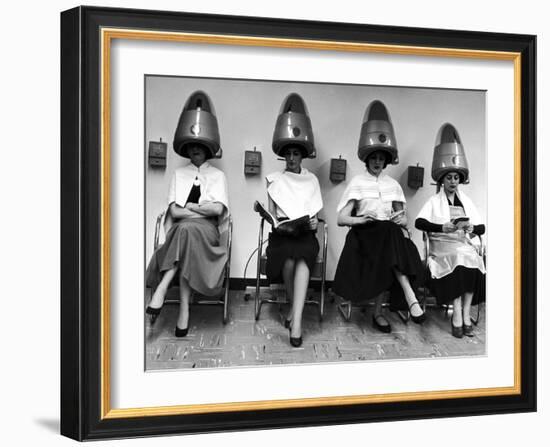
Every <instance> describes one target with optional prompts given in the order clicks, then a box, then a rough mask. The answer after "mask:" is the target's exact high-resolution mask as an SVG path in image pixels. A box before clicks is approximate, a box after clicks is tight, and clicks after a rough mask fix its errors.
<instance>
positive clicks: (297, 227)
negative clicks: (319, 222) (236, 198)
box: [254, 200, 310, 234]
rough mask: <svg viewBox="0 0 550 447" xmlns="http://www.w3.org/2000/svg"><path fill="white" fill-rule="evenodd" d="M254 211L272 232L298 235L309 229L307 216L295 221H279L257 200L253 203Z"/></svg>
mask: <svg viewBox="0 0 550 447" xmlns="http://www.w3.org/2000/svg"><path fill="white" fill-rule="evenodd" d="M254 211H256V212H257V213H258V214H259V215H260V216H262V217H263V218H264V219H265V220H267V221H268V222H269V223H270V224H271V226H272V227H273V229H274V230H279V231H282V232H284V233H292V234H298V233H300V232H302V231H304V230H307V229H309V219H310V218H309V216H308V215H307V214H306V215H304V216H300V217H297V218H296V219H285V220H280V219H277V217H275V216H274V215H273V214H271V213H270V212H269V210H268V209H267V208H266V207H265V206H264V204H263V203H260V202H258V201H257V200H256V201H255V202H254Z"/></svg>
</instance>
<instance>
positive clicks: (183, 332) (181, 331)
mask: <svg viewBox="0 0 550 447" xmlns="http://www.w3.org/2000/svg"><path fill="white" fill-rule="evenodd" d="M188 331H189V328H187V327H186V328H185V329H180V328H179V327H178V326H177V325H176V337H179V338H181V337H185V336H186V335H187V332H188Z"/></svg>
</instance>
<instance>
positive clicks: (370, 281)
mask: <svg viewBox="0 0 550 447" xmlns="http://www.w3.org/2000/svg"><path fill="white" fill-rule="evenodd" d="M394 270H398V271H399V272H401V273H403V274H404V275H406V276H407V277H408V278H409V281H410V283H411V286H412V288H413V290H415V291H416V289H417V288H418V287H420V286H421V285H423V282H424V280H425V274H424V267H423V265H422V261H421V259H420V255H419V254H418V250H417V249H416V245H415V244H414V242H412V241H411V240H410V239H409V238H407V237H405V235H404V234H403V230H402V229H401V227H400V226H399V225H397V224H395V223H393V222H390V221H377V222H369V223H367V224H365V225H360V226H356V227H352V228H351V229H350V230H349V232H348V234H347V236H346V242H345V244H344V248H343V250H342V254H341V255H340V259H339V261H338V266H337V268H336V274H335V277H334V283H333V291H334V292H335V293H336V294H337V295H339V296H341V297H343V298H344V299H346V300H349V301H352V302H364V301H366V300H369V299H372V298H375V297H376V296H378V295H379V294H381V293H382V292H386V291H389V292H390V308H391V309H392V310H407V309H408V306H407V302H406V300H405V295H404V293H403V289H402V288H401V286H400V285H399V283H398V282H397V278H396V276H395V273H394Z"/></svg>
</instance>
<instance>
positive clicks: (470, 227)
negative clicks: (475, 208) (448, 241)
mask: <svg viewBox="0 0 550 447" xmlns="http://www.w3.org/2000/svg"><path fill="white" fill-rule="evenodd" d="M461 230H464V232H465V233H471V232H473V231H474V226H473V225H472V224H471V223H470V222H467V223H465V224H464V225H463V226H462V228H461Z"/></svg>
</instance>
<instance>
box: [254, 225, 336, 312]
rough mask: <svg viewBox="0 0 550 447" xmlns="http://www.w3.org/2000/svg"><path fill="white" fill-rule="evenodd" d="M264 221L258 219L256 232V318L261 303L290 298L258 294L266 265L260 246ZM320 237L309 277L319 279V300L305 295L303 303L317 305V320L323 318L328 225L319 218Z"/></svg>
mask: <svg viewBox="0 0 550 447" xmlns="http://www.w3.org/2000/svg"><path fill="white" fill-rule="evenodd" d="M264 222H265V219H264V218H261V219H260V231H259V233H258V248H257V251H258V255H257V256H258V257H257V268H256V293H255V295H254V316H255V318H256V320H258V319H259V318H260V311H261V309H262V305H263V304H265V303H269V304H279V305H283V304H289V303H290V300H289V299H288V297H286V296H285V299H284V300H280V299H277V298H274V297H273V296H272V295H270V296H269V298H262V296H261V294H260V279H261V275H264V276H265V275H266V266H267V256H266V255H265V253H263V252H262V246H263V244H264V242H265V240H264ZM319 234H320V238H321V244H320V245H321V249H320V250H319V254H318V255H317V259H316V260H315V266H314V267H313V271H312V272H311V274H310V280H311V279H319V280H321V293H320V297H319V300H315V299H313V298H312V297H307V298H306V301H305V304H313V305H316V306H317V307H318V310H319V321H322V320H323V313H324V309H325V279H326V264H327V262H326V260H327V245H328V225H327V223H326V222H325V221H324V220H322V219H319V225H318V226H317V237H318V238H319Z"/></svg>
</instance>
